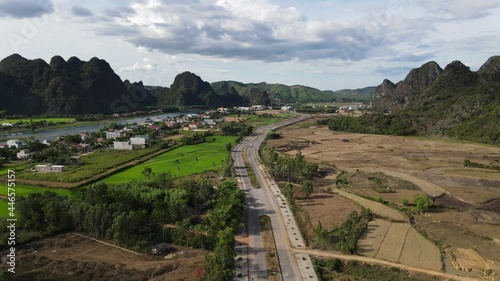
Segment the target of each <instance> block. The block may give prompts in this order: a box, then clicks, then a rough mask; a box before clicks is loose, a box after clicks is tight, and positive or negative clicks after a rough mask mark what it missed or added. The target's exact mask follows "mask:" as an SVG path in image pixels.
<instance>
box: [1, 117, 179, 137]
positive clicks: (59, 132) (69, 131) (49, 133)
mask: <svg viewBox="0 0 500 281" xmlns="http://www.w3.org/2000/svg"><path fill="white" fill-rule="evenodd" d="M181 114H187V113H180V112H176V113H168V114H157V115H152V116H142V117H134V118H130V119H121V120H103V121H101V122H99V123H96V124H93V125H83V126H75V127H70V128H62V129H55V130H43V131H39V132H23V133H15V134H0V139H13V138H19V139H20V138H30V137H34V138H35V139H37V140H39V141H42V140H53V139H55V138H57V137H59V136H66V135H75V134H80V133H83V132H97V131H99V130H100V129H102V128H104V127H105V126H107V125H109V124H111V123H117V124H134V123H141V122H145V121H146V119H147V118H150V119H151V120H154V119H155V118H158V117H160V118H162V119H165V118H166V117H175V116H179V115H181Z"/></svg>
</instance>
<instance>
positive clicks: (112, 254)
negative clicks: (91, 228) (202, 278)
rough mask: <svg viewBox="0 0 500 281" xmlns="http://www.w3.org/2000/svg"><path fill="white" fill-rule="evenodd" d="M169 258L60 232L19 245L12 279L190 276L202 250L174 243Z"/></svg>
mask: <svg viewBox="0 0 500 281" xmlns="http://www.w3.org/2000/svg"><path fill="white" fill-rule="evenodd" d="M176 248H177V251H176V252H175V253H174V254H172V255H170V257H172V256H173V257H172V258H171V259H163V258H161V257H158V258H155V257H152V256H149V255H137V254H133V253H130V252H127V251H124V250H121V249H118V248H115V247H111V246H108V245H105V244H102V243H99V242H97V241H93V240H90V239H88V238H84V237H80V236H77V235H75V234H63V235H58V236H55V237H52V238H47V239H43V240H41V241H38V242H33V243H30V244H28V245H25V246H23V247H22V249H21V247H20V248H19V249H18V253H17V254H18V255H17V258H18V264H17V267H16V279H15V280H29V281H36V280H67V281H70V280H92V281H108V280H111V281H113V280H116V281H121V280H130V281H132V280H133V281H135V280H151V281H160V280H193V279H195V278H197V276H198V275H199V274H200V273H201V272H203V268H204V266H205V264H204V263H205V259H204V257H205V253H206V252H204V251H200V250H193V249H189V248H184V247H176Z"/></svg>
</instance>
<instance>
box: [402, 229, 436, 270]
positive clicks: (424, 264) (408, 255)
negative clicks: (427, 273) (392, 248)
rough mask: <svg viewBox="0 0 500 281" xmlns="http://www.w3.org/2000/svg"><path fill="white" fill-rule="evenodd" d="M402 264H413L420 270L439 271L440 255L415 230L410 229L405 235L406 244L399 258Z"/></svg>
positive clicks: (434, 247) (434, 246)
mask: <svg viewBox="0 0 500 281" xmlns="http://www.w3.org/2000/svg"><path fill="white" fill-rule="evenodd" d="M399 262H400V263H402V264H409V263H414V264H415V265H416V266H417V267H421V268H429V269H430V268H434V269H435V270H439V269H441V267H442V266H441V265H442V262H441V253H440V251H439V248H438V247H437V246H436V245H434V244H432V243H431V242H429V241H428V240H427V239H425V238H424V237H422V235H420V234H419V233H418V232H417V231H416V230H415V228H413V227H412V228H410V229H409V230H408V233H407V234H406V243H405V244H404V247H403V250H402V251H401V255H400V257H399Z"/></svg>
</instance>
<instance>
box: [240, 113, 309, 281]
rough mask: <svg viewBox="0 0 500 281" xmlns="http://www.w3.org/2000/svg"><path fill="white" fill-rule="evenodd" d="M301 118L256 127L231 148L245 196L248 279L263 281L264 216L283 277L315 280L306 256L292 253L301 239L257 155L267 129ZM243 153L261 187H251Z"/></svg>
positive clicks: (292, 219) (264, 261) (300, 243)
mask: <svg viewBox="0 0 500 281" xmlns="http://www.w3.org/2000/svg"><path fill="white" fill-rule="evenodd" d="M305 118H307V117H306V116H301V117H300V118H297V119H293V120H289V121H286V122H282V123H279V124H276V125H271V126H266V127H262V128H259V129H258V130H257V131H256V132H255V133H254V134H253V135H252V136H249V137H247V138H245V139H244V140H243V141H242V142H241V143H240V144H239V145H237V146H236V147H235V149H234V151H233V158H234V160H235V168H236V173H237V177H238V181H239V183H240V186H241V188H242V190H243V191H244V192H245V195H246V198H247V209H246V212H247V213H246V214H247V221H246V225H247V228H246V232H247V235H248V269H249V270H248V277H247V278H248V280H267V272H266V260H265V253H264V251H263V243H262V236H261V233H260V223H259V217H260V216H261V215H268V216H269V217H270V218H271V225H272V229H273V233H274V238H275V243H276V249H277V253H278V258H279V261H280V267H281V272H282V278H283V280H287V281H288V280H317V277H316V274H315V272H314V269H313V266H312V262H311V259H310V257H309V255H308V254H302V253H300V254H296V253H294V251H293V247H304V242H303V239H302V237H301V236H300V231H299V230H298V227H297V225H296V223H295V219H294V218H293V215H292V214H291V211H290V210H289V209H288V206H286V202H283V201H284V200H283V201H282V199H284V198H283V197H282V196H281V195H280V194H279V189H278V187H277V186H276V184H275V183H274V181H273V180H272V179H271V177H270V176H269V175H268V174H267V172H266V171H265V169H264V168H263V167H262V166H261V165H260V164H259V156H258V151H259V147H260V145H261V144H262V142H263V141H264V140H265V138H266V136H267V133H268V132H269V131H270V130H271V129H274V128H278V127H281V126H285V125H289V124H292V123H294V122H299V121H302V120H304V119H305ZM243 153H246V155H245V156H246V158H247V159H248V162H249V164H250V166H251V168H252V170H253V171H254V173H255V176H256V178H257V181H258V183H259V185H260V187H261V188H252V187H251V184H250V181H249V178H248V176H247V171H246V169H245V164H244V161H243ZM238 279H242V278H238Z"/></svg>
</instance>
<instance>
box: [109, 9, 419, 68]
mask: <svg viewBox="0 0 500 281" xmlns="http://www.w3.org/2000/svg"><path fill="white" fill-rule="evenodd" d="M131 8H132V9H133V13H132V12H131V11H128V13H127V14H126V15H124V14H121V13H111V12H109V11H108V12H107V14H108V15H109V16H121V18H120V19H115V20H114V21H112V22H111V23H109V24H107V25H106V26H105V27H104V28H102V29H101V30H99V33H100V34H103V35H116V36H120V37H122V38H123V39H125V40H127V41H128V42H130V43H132V44H134V45H135V46H136V47H144V48H147V49H150V50H158V51H161V52H164V53H167V54H180V53H186V54H199V55H203V56H207V57H217V58H223V59H243V60H258V61H267V62H281V61H289V60H298V61H307V60H315V59H342V60H351V61H359V60H363V59H365V58H368V57H370V55H373V54H377V53H383V52H384V50H386V51H387V48H388V46H390V45H391V44H392V43H393V42H394V41H396V40H398V38H396V37H395V36H393V34H394V32H397V33H400V34H399V35H401V34H403V33H404V35H405V36H408V37H410V36H411V37H415V32H413V31H412V32H410V31H408V30H406V31H405V30H403V29H402V28H399V29H397V27H393V26H391V25H390V24H387V23H384V25H382V24H380V23H377V22H375V25H377V26H376V27H377V30H373V22H374V20H373V19H371V18H369V17H368V18H366V19H360V20H358V21H357V22H354V23H338V22H334V21H318V20H309V19H307V18H306V17H305V16H303V15H302V14H301V12H300V11H299V10H298V9H297V8H295V7H281V6H279V5H277V4H274V3H272V2H270V1H269V0H231V1H229V0H198V1H196V0H189V1H180V0H162V1H160V0H149V1H142V2H138V3H135V4H133V5H132V6H131ZM367 15H368V16H369V15H370V13H367ZM370 28H372V29H370ZM396 29H397V30H396ZM391 31H392V32H393V33H391Z"/></svg>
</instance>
